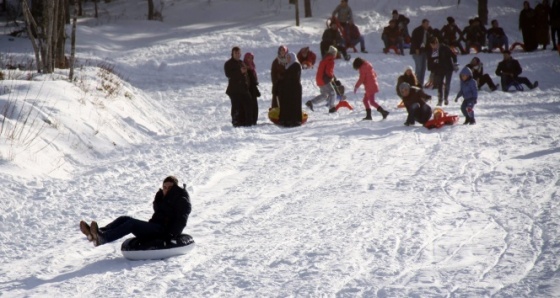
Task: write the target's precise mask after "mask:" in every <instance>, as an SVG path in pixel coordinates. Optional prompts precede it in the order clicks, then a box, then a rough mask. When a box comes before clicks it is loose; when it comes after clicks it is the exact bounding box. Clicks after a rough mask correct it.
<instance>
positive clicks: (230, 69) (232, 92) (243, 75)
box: [224, 47, 256, 127]
mask: <svg viewBox="0 0 560 298" xmlns="http://www.w3.org/2000/svg"><path fill="white" fill-rule="evenodd" d="M224 72H225V75H226V77H227V78H228V86H227V89H226V94H227V95H228V96H229V98H230V101H231V123H232V125H233V126H234V127H238V126H250V125H254V124H256V119H254V117H255V111H253V104H252V98H251V93H250V91H249V83H250V82H249V74H248V71H247V66H246V65H245V63H243V61H241V49H240V48H239V47H233V48H232V49H231V58H230V59H229V60H228V61H226V63H225V64H224Z"/></svg>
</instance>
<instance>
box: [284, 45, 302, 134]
mask: <svg viewBox="0 0 560 298" xmlns="http://www.w3.org/2000/svg"><path fill="white" fill-rule="evenodd" d="M286 57H287V63H286V72H285V73H284V78H283V79H282V80H281V81H280V83H279V85H278V93H279V97H280V116H279V120H278V124H280V125H282V126H286V127H294V126H300V125H301V121H302V112H301V98H302V87H301V64H300V63H299V62H298V59H297V57H296V54H295V53H292V52H289V53H288V54H287V55H286Z"/></svg>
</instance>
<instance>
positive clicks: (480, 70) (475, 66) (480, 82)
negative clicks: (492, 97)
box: [467, 57, 500, 91]
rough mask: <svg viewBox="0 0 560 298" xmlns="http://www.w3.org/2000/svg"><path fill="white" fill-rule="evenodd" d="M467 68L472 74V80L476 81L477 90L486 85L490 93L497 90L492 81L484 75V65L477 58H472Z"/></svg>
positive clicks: (488, 76)
mask: <svg viewBox="0 0 560 298" xmlns="http://www.w3.org/2000/svg"><path fill="white" fill-rule="evenodd" d="M467 67H468V68H469V69H470V70H471V72H472V75H473V79H474V80H475V81H476V84H477V87H478V90H480V88H481V87H482V86H484V85H485V84H488V87H490V90H492V91H495V90H496V89H498V86H496V84H494V81H492V78H491V77H490V75H488V74H487V73H484V65H483V63H482V62H481V61H480V59H479V58H478V57H474V58H472V60H471V63H469V64H467ZM498 85H500V84H498Z"/></svg>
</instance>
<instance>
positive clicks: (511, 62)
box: [496, 51, 539, 91]
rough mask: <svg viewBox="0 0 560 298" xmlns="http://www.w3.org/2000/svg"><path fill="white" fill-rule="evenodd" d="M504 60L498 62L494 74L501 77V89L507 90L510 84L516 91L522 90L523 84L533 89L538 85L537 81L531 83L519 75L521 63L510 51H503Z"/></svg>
mask: <svg viewBox="0 0 560 298" xmlns="http://www.w3.org/2000/svg"><path fill="white" fill-rule="evenodd" d="M503 55H504V60H502V61H501V62H500V63H498V67H497V68H496V75H497V76H499V77H500V78H501V84H502V91H508V89H509V88H510V87H511V86H514V87H515V89H517V90H518V91H523V86H521V84H525V85H526V86H527V87H529V89H535V88H537V87H538V86H539V82H538V81H535V82H534V83H531V82H530V81H529V79H527V78H526V77H520V76H519V75H520V74H521V72H522V69H521V65H520V64H519V62H518V61H517V60H515V59H513V57H511V52H510V51H504V53H503Z"/></svg>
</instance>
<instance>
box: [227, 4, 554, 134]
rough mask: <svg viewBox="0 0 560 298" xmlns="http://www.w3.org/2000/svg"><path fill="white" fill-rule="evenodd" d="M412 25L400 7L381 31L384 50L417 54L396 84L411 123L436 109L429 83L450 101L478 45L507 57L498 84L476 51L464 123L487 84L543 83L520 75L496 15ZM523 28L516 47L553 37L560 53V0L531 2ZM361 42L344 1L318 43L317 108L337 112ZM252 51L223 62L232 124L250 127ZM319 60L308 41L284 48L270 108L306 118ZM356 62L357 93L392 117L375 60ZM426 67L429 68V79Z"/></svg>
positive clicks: (465, 86)
mask: <svg viewBox="0 0 560 298" xmlns="http://www.w3.org/2000/svg"><path fill="white" fill-rule="evenodd" d="M409 24H410V20H409V18H407V17H406V16H404V15H402V14H400V13H399V12H398V11H397V10H393V12H392V17H391V19H390V20H389V24H388V26H386V27H385V28H384V29H383V32H382V34H381V39H382V41H383V43H384V48H383V52H384V53H388V52H389V51H390V50H391V49H392V50H394V52H395V53H396V54H399V55H404V53H405V50H404V49H405V48H410V54H411V56H412V58H413V61H414V65H415V67H414V68H412V67H411V66H409V67H407V68H406V69H405V71H404V73H403V74H402V75H401V76H399V77H398V78H397V84H396V93H397V95H398V96H399V97H400V98H401V99H402V102H401V105H402V106H403V107H405V108H406V110H407V112H408V117H407V119H406V121H405V123H404V124H405V125H407V126H409V125H413V124H414V123H415V122H419V123H422V124H424V123H426V122H427V121H428V120H429V119H430V117H431V115H432V109H431V107H430V106H429V105H428V104H427V101H429V100H431V96H430V95H428V94H426V93H425V91H424V89H426V88H433V89H437V104H436V105H437V106H441V105H442V104H443V105H448V104H449V93H450V90H449V89H450V84H451V79H452V75H453V72H457V71H459V67H458V64H457V55H459V54H461V55H467V54H469V53H470V51H471V49H474V50H475V52H477V53H478V52H481V51H484V52H489V53H490V52H493V51H494V50H495V49H500V52H501V53H502V54H503V60H502V61H501V62H500V63H499V64H498V66H497V68H496V71H495V74H496V75H497V76H498V77H500V83H498V84H496V83H494V82H493V80H492V78H491V77H490V75H489V74H487V73H485V72H484V65H483V62H482V61H481V60H480V59H479V58H478V57H474V58H472V60H471V62H470V63H469V64H468V65H466V66H465V67H464V68H463V69H462V70H461V71H460V72H459V78H460V90H459V92H458V94H457V96H456V97H455V102H457V101H458V99H459V98H460V97H463V102H462V104H461V112H462V113H463V115H464V116H465V122H464V123H465V124H475V123H476V121H475V117H474V106H475V104H476V103H477V97H478V90H480V89H481V87H483V86H484V85H488V87H489V88H490V90H491V91H495V90H496V89H498V87H499V86H500V84H501V88H502V91H508V90H509V89H510V88H512V87H513V88H515V89H516V90H518V91H522V90H524V87H523V85H525V86H527V87H528V88H529V89H534V88H536V87H537V86H538V82H537V81H534V82H531V81H530V80H529V79H528V78H526V77H522V76H520V75H521V73H522V68H521V65H520V64H519V62H518V61H517V60H516V59H514V58H513V57H512V55H511V50H512V49H510V47H509V40H508V37H507V33H506V32H505V31H504V30H503V28H501V27H500V24H499V22H498V20H492V21H491V27H490V28H489V29H487V28H485V26H484V24H483V23H482V22H481V20H480V19H479V18H478V17H475V18H472V19H470V20H469V25H467V26H466V27H465V28H464V29H463V30H461V29H460V28H459V26H458V25H457V24H456V22H455V19H454V18H453V17H451V16H450V17H448V18H447V24H446V25H444V26H443V27H442V28H441V30H440V29H435V28H432V27H431V26H430V21H429V20H428V19H423V20H422V22H421V24H420V25H419V26H417V27H416V28H414V29H413V30H412V32H411V33H410V34H409V30H408V25H409ZM519 29H520V30H521V32H522V36H523V42H518V43H515V44H514V45H512V48H513V47H515V46H518V45H519V46H520V47H521V48H522V49H523V50H524V51H534V50H537V49H538V47H539V45H542V49H543V50H544V49H546V47H547V46H548V45H549V44H550V39H551V38H550V37H552V49H553V50H556V49H557V48H558V51H559V52H560V44H557V39H558V42H559V43H560V0H553V1H552V5H549V1H548V0H542V2H541V3H539V4H538V5H537V6H536V7H535V9H533V8H531V6H530V4H529V2H528V1H525V2H524V4H523V9H522V10H521V12H520V14H519ZM358 44H359V46H360V50H361V52H362V53H368V51H367V50H366V48H365V42H364V37H363V36H362V35H361V33H360V31H359V29H358V27H357V26H356V24H355V23H354V18H353V13H352V9H351V8H350V6H349V5H348V0H342V1H341V3H340V4H339V5H338V6H337V7H336V8H335V9H334V11H333V12H332V16H331V18H329V20H328V22H327V28H326V29H325V31H324V32H323V35H322V40H321V43H320V45H319V48H320V54H321V60H320V62H319V65H318V67H317V72H316V84H317V86H318V87H319V90H320V94H319V95H317V96H316V97H314V98H313V99H311V100H309V101H307V102H306V103H305V106H307V107H308V108H309V109H310V110H311V111H313V110H314V107H315V106H316V105H317V104H319V103H322V102H326V104H327V106H328V108H329V113H335V112H337V110H338V108H339V107H340V106H341V103H344V102H345V96H344V86H342V85H341V84H340V81H339V80H337V79H336V76H335V74H334V68H335V59H337V58H342V59H344V60H346V61H349V60H350V59H351V57H350V55H349V54H348V53H347V51H346V50H347V49H348V48H353V49H354V51H356V46H358ZM253 58H254V57H253V54H251V53H246V54H245V55H244V57H243V59H241V49H240V48H239V47H233V48H232V51H231V59H229V60H228V61H227V62H226V63H225V65H224V70H225V75H226V77H227V78H228V80H229V82H228V87H227V90H226V93H227V95H228V96H229V98H230V100H231V117H232V124H233V126H251V125H255V124H256V123H257V117H258V104H257V98H258V97H260V92H259V89H258V84H259V83H258V82H259V81H258V78H257V73H256V70H255V64H254V62H253ZM316 60H317V55H316V54H315V53H314V52H313V51H312V50H310V48H309V47H303V48H302V49H300V50H299V51H298V53H297V54H295V53H294V52H290V51H289V50H288V48H287V47H286V46H284V45H282V46H280V47H279V48H278V51H277V56H276V57H275V58H274V60H273V62H272V66H271V79H272V102H271V106H270V108H269V110H270V109H279V119H278V120H279V121H278V124H280V125H283V126H288V127H291V126H299V125H301V124H302V115H303V112H302V109H301V107H302V86H301V71H302V69H314V68H315V64H316ZM352 66H353V68H354V69H355V70H357V71H358V72H359V77H358V80H357V81H356V83H355V84H354V93H356V92H357V91H358V89H359V88H360V87H361V86H362V85H363V86H364V89H365V94H364V96H363V99H362V101H363V104H364V107H365V111H366V117H365V118H364V120H372V114H371V112H372V108H374V109H376V110H377V111H378V112H379V113H380V114H381V116H382V118H383V119H385V118H386V117H387V116H388V115H389V112H388V111H386V110H385V109H383V107H381V106H380V105H379V104H378V103H377V102H376V101H375V94H376V93H377V92H378V91H379V86H378V83H377V74H376V72H375V70H374V68H373V66H372V64H371V62H369V61H367V60H365V59H363V58H360V57H358V58H355V59H354V61H353V63H352ZM427 70H428V71H429V72H430V74H429V78H428V80H427V82H426V84H424V80H425V73H426V71H427ZM337 100H339V103H338V104H336V101H337Z"/></svg>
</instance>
